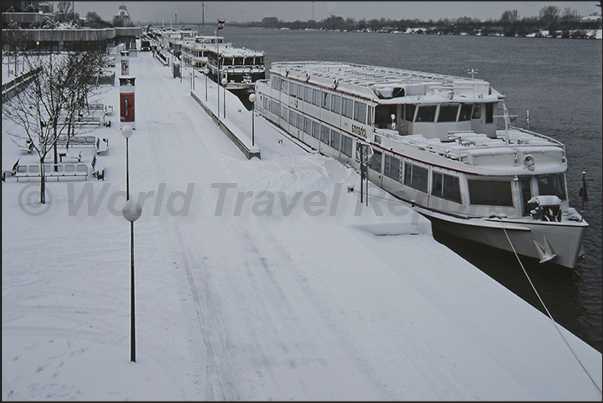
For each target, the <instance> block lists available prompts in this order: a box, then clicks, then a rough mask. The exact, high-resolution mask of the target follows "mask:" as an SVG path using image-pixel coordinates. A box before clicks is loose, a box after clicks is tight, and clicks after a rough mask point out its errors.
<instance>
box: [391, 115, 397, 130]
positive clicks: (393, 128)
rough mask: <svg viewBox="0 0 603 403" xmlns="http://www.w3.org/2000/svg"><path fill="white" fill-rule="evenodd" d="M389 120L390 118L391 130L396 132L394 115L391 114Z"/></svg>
mask: <svg viewBox="0 0 603 403" xmlns="http://www.w3.org/2000/svg"><path fill="white" fill-rule="evenodd" d="M391 118H392V130H396V115H394V114H393V113H392V114H391Z"/></svg>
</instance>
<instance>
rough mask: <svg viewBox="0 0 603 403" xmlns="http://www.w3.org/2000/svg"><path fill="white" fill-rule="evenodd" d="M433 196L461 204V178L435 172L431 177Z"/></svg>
mask: <svg viewBox="0 0 603 403" xmlns="http://www.w3.org/2000/svg"><path fill="white" fill-rule="evenodd" d="M431 194H432V196H436V197H441V198H442V199H445V200H450V201H453V202H455V203H459V204H460V203H461V187H460V185H459V178H458V177H456V176H452V175H446V174H441V173H437V172H434V173H433V174H432V177H431Z"/></svg>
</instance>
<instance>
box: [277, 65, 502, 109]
mask: <svg viewBox="0 0 603 403" xmlns="http://www.w3.org/2000/svg"><path fill="white" fill-rule="evenodd" d="M270 71H271V72H272V73H275V74H279V75H281V76H283V77H291V78H296V79H299V80H302V81H305V82H310V83H314V84H318V85H323V86H324V85H326V86H330V87H332V88H337V89H339V90H341V91H344V92H349V93H353V94H355V95H358V96H361V97H369V98H371V99H375V97H376V98H378V99H379V102H381V103H388V102H387V99H392V98H401V97H407V98H411V99H412V100H413V102H414V103H426V102H438V103H441V102H469V101H473V102H475V101H479V102H496V101H498V100H500V99H503V98H504V95H502V94H501V93H499V92H498V91H496V90H495V89H494V88H492V87H490V83H488V82H487V81H484V80H481V79H477V78H475V79H471V78H467V77H458V76H452V75H446V74H436V73H425V72H420V71H412V70H405V69H399V68H394V67H382V66H369V65H363V64H355V63H347V62H329V61H307V62H273V63H272V67H271V70H270ZM401 90H404V91H401ZM426 96H427V97H428V98H425V97H426ZM398 101H399V99H398Z"/></svg>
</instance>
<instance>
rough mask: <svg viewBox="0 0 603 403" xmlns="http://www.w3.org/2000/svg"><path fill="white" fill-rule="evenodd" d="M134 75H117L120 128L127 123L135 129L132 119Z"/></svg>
mask: <svg viewBox="0 0 603 403" xmlns="http://www.w3.org/2000/svg"><path fill="white" fill-rule="evenodd" d="M135 80H136V77H132V76H125V77H119V124H120V126H119V127H120V128H121V127H123V126H125V125H129V126H130V127H132V129H136V122H135V120H134V105H135V103H134V90H135V88H136V87H135Z"/></svg>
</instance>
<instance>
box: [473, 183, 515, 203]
mask: <svg viewBox="0 0 603 403" xmlns="http://www.w3.org/2000/svg"><path fill="white" fill-rule="evenodd" d="M469 200H470V203H471V204H480V205H486V206H513V197H512V195H511V182H509V181H483V180H469Z"/></svg>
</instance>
